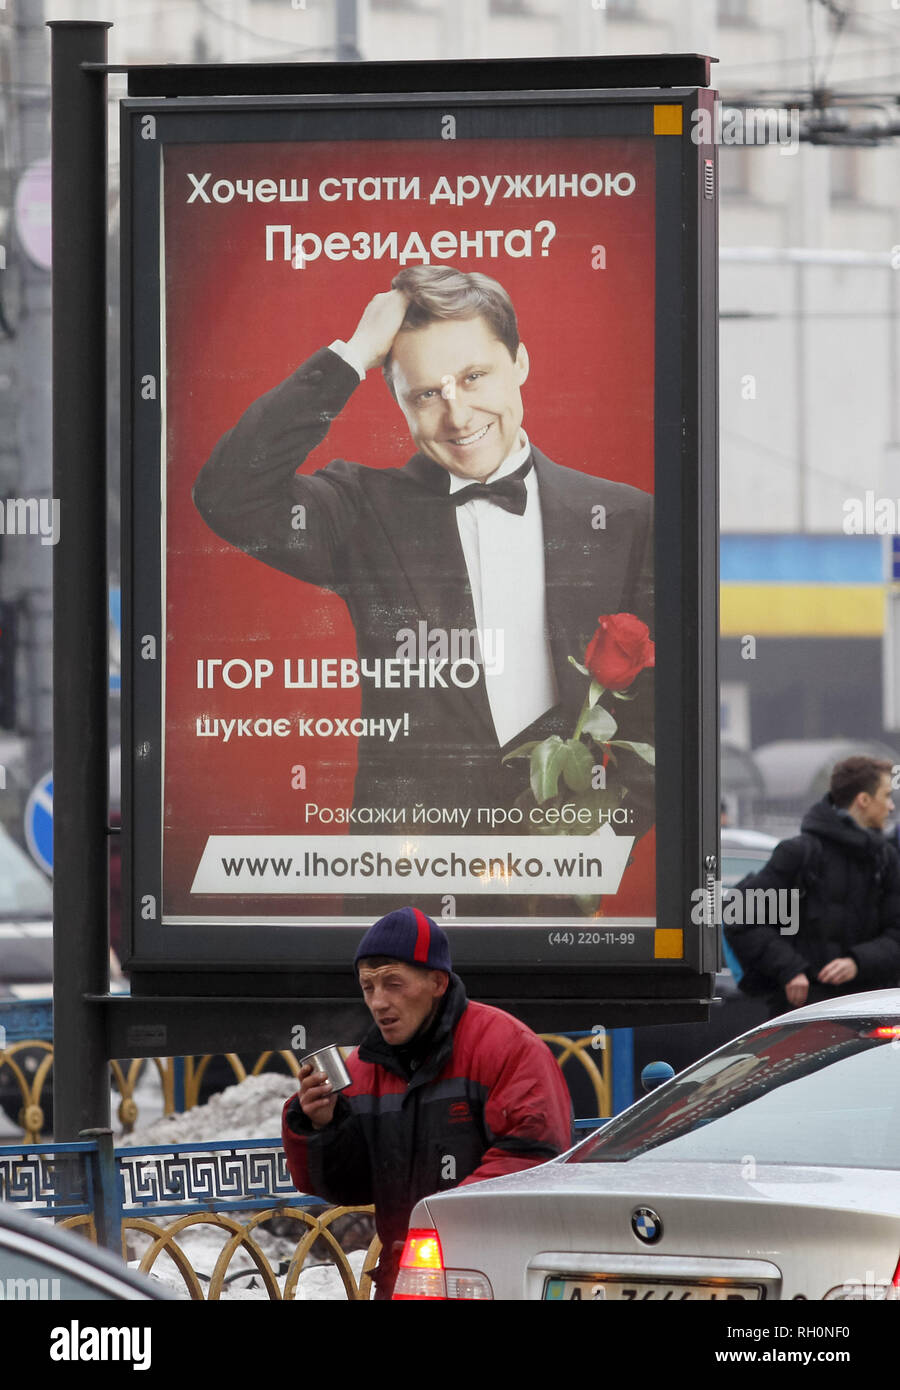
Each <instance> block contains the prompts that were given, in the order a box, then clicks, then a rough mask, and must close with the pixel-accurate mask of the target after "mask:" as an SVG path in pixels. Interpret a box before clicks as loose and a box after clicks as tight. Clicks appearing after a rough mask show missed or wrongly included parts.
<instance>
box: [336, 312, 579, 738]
mask: <svg viewBox="0 0 900 1390" xmlns="http://www.w3.org/2000/svg"><path fill="white" fill-rule="evenodd" d="M329 346H330V347H331V350H332V351H333V352H336V353H337V355H338V356H339V357H342V358H343V359H344V361H345V362H347V363H348V365H349V366H351V367H353V368H355V370H356V372H357V373H358V375H359V377H360V380H362V379H363V378H364V377H365V370H364V369H363V367H362V366H361V364H360V363H359V362H357V361H354V360H353V356H352V354H351V353H350V352H349V351H348V348H347V344H346V343H344V342H343V341H341V340H340V339H338V340H337V341H335V342H333V343H331V344H329ZM530 453H531V445H530V443H529V442H528V436H527V435H526V434H525V431H524V430H520V431H519V444H518V446H517V448H516V449H515V450H514V451H513V452H512V453H511V454H508V455H507V457H506V458H505V459H504V461H503V463H501V465H500V467H499V468H498V469H497V471H496V472H495V473H492V474H491V476H490V478H488V479H487V480H486V482H487V486H488V487H490V485H491V483H495V482H497V481H499V479H500V478H505V477H507V476H508V475H509V474H510V473H515V471H516V469H517V468H521V466H522V464H523V463H524V462H525V460H526V459H527V458H528V456H529V454H530ZM449 478H450V493H451V495H452V494H453V493H454V492H458V491H459V489H460V488H464V487H468V486H469V484H470V483H471V482H473V481H474V480H473V479H472V478H458V477H457V476H456V474H454V473H450V474H449ZM525 494H526V506H525V513H524V515H523V516H517V515H516V514H515V513H514V512H508V511H505V510H504V508H503V507H499V506H498V505H497V504H496V503H495V502H489V501H487V499H486V498H481V497H477V498H473V499H472V500H471V501H469V502H463V503H461V504H460V505H459V506H458V507H457V508H456V525H457V528H458V530H459V539H460V543H461V545H462V550H463V556H464V558H465V562H466V570H467V572H468V575H469V584H470V586H471V589H472V603H473V606H474V609H475V625H476V627H477V629H478V640H479V644H480V647H481V657H482V661H483V663H484V676H485V686H486V689H487V697H488V702H489V704H490V708H491V717H492V719H493V721H494V729H495V730H496V733H497V741H498V743H499V744H500V746H501V747H502V746H503V745H504V744H506V743H509V741H510V740H511V739H513V738H515V736H516V734H519V733H521V732H522V730H523V729H527V728H528V726H529V724H532V723H534V721H535V719H537V718H539V717H540V715H542V714H544V713H545V711H546V710H548V709H552V707H553V706H554V705H555V704H556V703H557V700H558V698H559V692H558V690H557V686H556V676H555V673H554V670H553V657H552V654H551V651H550V637H549V633H548V631H547V600H546V587H545V575H544V527H543V521H542V519H541V504H540V497H539V490H538V480H537V476H536V474H535V471H534V469H533V468H532V469H530V470H529V472H528V474H527V476H526V478H525ZM447 636H448V639H449V641H450V642H451V645H455V644H453V642H452V634H451V633H448V634H447Z"/></svg>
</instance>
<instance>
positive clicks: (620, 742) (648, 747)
mask: <svg viewBox="0 0 900 1390" xmlns="http://www.w3.org/2000/svg"><path fill="white" fill-rule="evenodd" d="M611 746H612V747H613V748H630V749H631V751H632V753H637V755H638V757H639V758H643V759H644V762H645V763H649V764H650V766H651V767H655V766H656V749H655V748H654V747H653V744H652V743H632V742H631V740H630V739H627V738H616V739H613V741H612V744H611Z"/></svg>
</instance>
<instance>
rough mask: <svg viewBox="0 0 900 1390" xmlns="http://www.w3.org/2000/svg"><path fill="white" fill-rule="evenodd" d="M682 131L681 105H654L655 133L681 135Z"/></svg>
mask: <svg viewBox="0 0 900 1390" xmlns="http://www.w3.org/2000/svg"><path fill="white" fill-rule="evenodd" d="M681 131H682V112H681V107H680V106H654V108H653V134H654V135H680V134H681Z"/></svg>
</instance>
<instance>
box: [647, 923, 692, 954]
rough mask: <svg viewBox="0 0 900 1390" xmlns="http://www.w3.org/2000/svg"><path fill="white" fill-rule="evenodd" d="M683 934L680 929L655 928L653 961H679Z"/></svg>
mask: <svg viewBox="0 0 900 1390" xmlns="http://www.w3.org/2000/svg"><path fill="white" fill-rule="evenodd" d="M683 955H684V932H683V931H682V930H681V928H680V927H657V928H656V929H655V931H654V933H653V958H654V960H681V958H682V956H683Z"/></svg>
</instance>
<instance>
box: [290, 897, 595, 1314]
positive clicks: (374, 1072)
mask: <svg viewBox="0 0 900 1390" xmlns="http://www.w3.org/2000/svg"><path fill="white" fill-rule="evenodd" d="M356 967H357V970H358V974H359V980H360V985H361V988H362V991H363V997H364V999H365V1001H366V1004H367V1006H368V1008H369V1010H370V1012H371V1014H372V1017H373V1019H374V1020H375V1026H374V1027H373V1028H371V1029H370V1031H369V1032H368V1033H367V1034H366V1037H365V1038H364V1039H363V1041H362V1043H361V1044H360V1046H359V1047H358V1048H356V1049H355V1050H354V1051H353V1052H352V1053H351V1054H350V1056H349V1057H348V1059H347V1063H346V1065H347V1070H348V1071H349V1073H350V1076H351V1078H352V1085H351V1086H349V1087H348V1088H347V1089H345V1090H344V1091H342V1092H341V1093H340V1094H339V1095H334V1094H332V1092H331V1087H330V1085H329V1084H328V1081H327V1079H326V1078H325V1075H324V1073H323V1072H315V1073H314V1072H313V1071H312V1068H311V1067H306V1066H305V1067H303V1068H301V1071H300V1076H299V1080H300V1089H299V1091H298V1092H297V1094H296V1095H295V1096H293V1097H292V1098H291V1099H290V1100H289V1101H288V1102H287V1104H286V1105H285V1107H284V1114H283V1120H282V1135H283V1140H284V1148H285V1154H286V1156H287V1161H288V1166H289V1168H290V1172H291V1176H292V1178H293V1180H294V1183H295V1185H296V1187H297V1188H298V1190H299V1191H301V1192H310V1193H315V1194H316V1195H317V1196H320V1197H324V1198H326V1200H328V1201H329V1202H335V1203H338V1204H341V1205H367V1204H368V1203H374V1205H375V1222H376V1227H377V1230H378V1234H379V1236H380V1238H381V1243H382V1253H381V1259H380V1261H379V1265H378V1269H377V1271H376V1274H375V1276H374V1282H375V1286H376V1298H390V1296H391V1291H392V1289H393V1285H394V1281H395V1279H396V1275H397V1266H398V1261H399V1256H400V1253H401V1250H402V1246H403V1241H404V1238H405V1235H406V1231H407V1227H408V1224H409V1214H410V1212H411V1211H412V1209H413V1207H414V1206H415V1204H416V1202H418V1201H419V1200H420V1199H421V1198H422V1197H427V1196H429V1195H430V1194H431V1193H434V1192H445V1191H448V1190H449V1189H450V1188H452V1187H456V1186H460V1185H463V1184H466V1183H473V1182H482V1181H484V1180H485V1179H486V1178H494V1177H500V1176H501V1175H502V1174H505V1173H514V1172H516V1171H518V1170H519V1169H522V1168H530V1167H533V1166H534V1165H535V1164H538V1163H543V1162H545V1161H546V1160H547V1159H550V1158H555V1157H556V1155H557V1154H559V1153H562V1152H563V1151H564V1150H565V1149H567V1148H568V1147H569V1145H570V1143H571V1142H572V1106H571V1100H570V1097H569V1092H568V1089H567V1087H566V1084H565V1081H564V1080H563V1077H562V1074H561V1072H560V1070H559V1067H558V1066H557V1064H556V1061H555V1059H554V1057H553V1054H552V1052H551V1051H550V1049H549V1048H548V1047H547V1045H546V1043H544V1042H542V1040H541V1039H540V1038H539V1037H538V1036H537V1035H536V1034H535V1033H533V1032H532V1031H531V1029H530V1028H528V1027H526V1025H525V1024H524V1023H520V1022H519V1020H518V1019H516V1018H514V1017H513V1016H512V1015H511V1014H508V1013H505V1012H504V1011H503V1010H502V1009H496V1008H493V1007H491V1006H489V1005H487V1004H479V1003H475V1002H473V1001H470V1000H468V999H467V998H466V992H465V988H464V986H463V983H462V980H461V979H460V978H459V976H458V975H456V974H454V973H453V970H452V965H451V961H450V948H449V944H448V942H447V938H446V936H445V934H444V932H443V931H442V930H441V928H440V927H439V926H438V925H437V923H436V922H434V921H432V920H431V918H429V917H426V916H425V914H424V913H422V912H420V911H419V910H418V909H417V908H413V907H403V908H399V909H397V910H396V911H394V912H390V913H388V915H387V916H386V917H383V918H381V920H380V921H378V922H376V923H375V925H374V926H373V927H371V928H370V929H369V931H368V932H367V933H366V935H365V936H364V937H363V940H362V942H361V943H360V946H359V949H358V951H357V955H356Z"/></svg>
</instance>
